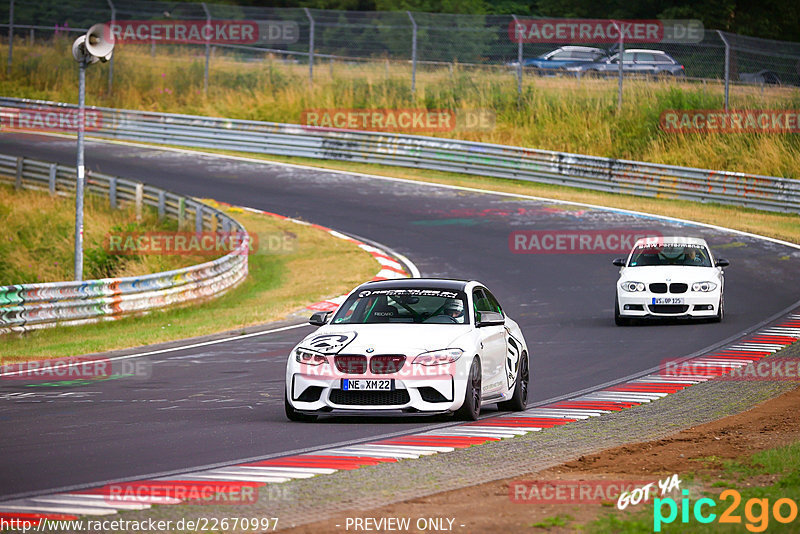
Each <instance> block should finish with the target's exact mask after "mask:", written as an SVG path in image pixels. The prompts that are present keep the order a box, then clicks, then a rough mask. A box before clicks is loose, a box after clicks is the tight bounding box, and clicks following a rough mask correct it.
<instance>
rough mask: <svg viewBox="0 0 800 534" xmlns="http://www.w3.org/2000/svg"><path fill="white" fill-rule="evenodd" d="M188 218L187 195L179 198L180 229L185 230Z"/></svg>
mask: <svg viewBox="0 0 800 534" xmlns="http://www.w3.org/2000/svg"><path fill="white" fill-rule="evenodd" d="M185 218H186V197H179V198H178V230H183V226H184V223H185V222H186V221H185V220H184V219H185Z"/></svg>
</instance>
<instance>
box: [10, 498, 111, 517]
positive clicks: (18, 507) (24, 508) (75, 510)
mask: <svg viewBox="0 0 800 534" xmlns="http://www.w3.org/2000/svg"><path fill="white" fill-rule="evenodd" d="M17 502H19V503H20V504H11V503H17ZM29 502H30V501H28V500H25V501H9V502H4V503H0V512H33V513H52V514H71V515H113V514H116V513H117V511H116V510H114V509H111V508H100V507H96V506H73V505H66V504H65V505H59V504H38V503H33V504H28V503H29Z"/></svg>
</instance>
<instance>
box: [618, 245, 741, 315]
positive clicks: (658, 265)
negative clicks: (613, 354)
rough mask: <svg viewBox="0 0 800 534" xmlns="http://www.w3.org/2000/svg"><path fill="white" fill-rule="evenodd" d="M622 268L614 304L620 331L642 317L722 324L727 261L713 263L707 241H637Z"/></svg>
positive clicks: (718, 260) (621, 265)
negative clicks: (724, 272) (623, 326)
mask: <svg viewBox="0 0 800 534" xmlns="http://www.w3.org/2000/svg"><path fill="white" fill-rule="evenodd" d="M614 265H616V266H618V267H621V269H620V271H619V280H618V281H617V291H616V299H615V301H614V321H615V322H616V324H617V325H618V326H621V325H625V324H628V323H629V322H630V320H631V319H636V318H643V317H688V318H706V319H711V320H712V321H721V320H722V317H723V315H724V313H725V312H724V309H725V298H724V289H725V277H724V275H723V272H722V268H723V267H726V266H728V265H729V263H728V261H727V260H723V259H721V258H718V259H714V256H713V255H712V254H711V250H709V248H708V244H707V243H706V241H705V240H704V239H700V238H696V237H649V238H643V239H639V240H638V241H637V242H636V243H635V244H634V245H633V250H632V251H631V253H630V255H629V256H628V258H627V259H624V258H618V259H616V260H614Z"/></svg>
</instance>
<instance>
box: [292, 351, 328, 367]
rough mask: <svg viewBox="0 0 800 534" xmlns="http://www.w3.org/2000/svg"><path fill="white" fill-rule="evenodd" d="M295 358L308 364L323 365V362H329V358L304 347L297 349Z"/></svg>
mask: <svg viewBox="0 0 800 534" xmlns="http://www.w3.org/2000/svg"><path fill="white" fill-rule="evenodd" d="M294 359H295V360H297V362H298V363H303V364H306V365H322V364H323V363H328V359H327V358H326V357H325V356H323V355H322V354H320V353H319V352H314V351H313V350H308V349H302V348H298V349H295V351H294Z"/></svg>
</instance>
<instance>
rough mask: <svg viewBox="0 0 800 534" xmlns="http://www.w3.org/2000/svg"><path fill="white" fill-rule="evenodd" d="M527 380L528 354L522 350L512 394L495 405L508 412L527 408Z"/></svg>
mask: <svg viewBox="0 0 800 534" xmlns="http://www.w3.org/2000/svg"><path fill="white" fill-rule="evenodd" d="M529 382H530V371H529V368H528V354H527V353H525V352H523V353H522V359H520V361H519V372H518V373H517V379H516V381H515V382H514V394H513V395H512V396H511V398H510V399H508V400H507V401H503V402H498V403H497V407H498V408H500V409H501V410H507V411H510V412H521V411H522V410H524V409H525V408H527V405H528V384H529Z"/></svg>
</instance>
